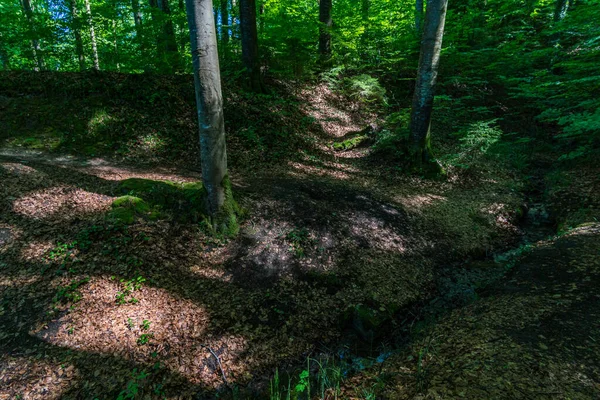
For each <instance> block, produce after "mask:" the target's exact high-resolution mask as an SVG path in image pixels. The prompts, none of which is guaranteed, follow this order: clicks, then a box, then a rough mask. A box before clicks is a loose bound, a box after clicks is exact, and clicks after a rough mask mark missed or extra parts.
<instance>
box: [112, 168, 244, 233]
mask: <svg viewBox="0 0 600 400" xmlns="http://www.w3.org/2000/svg"><path fill="white" fill-rule="evenodd" d="M222 185H223V188H224V190H225V202H224V204H223V207H222V209H221V211H220V212H219V213H218V215H216V216H213V217H210V216H209V215H208V212H207V209H206V190H205V189H204V186H203V185H202V182H186V183H176V182H171V181H154V180H150V179H140V178H131V179H126V180H124V181H123V182H121V184H120V186H119V187H120V190H121V192H123V193H129V196H124V197H123V198H125V197H130V198H139V199H140V200H142V198H143V199H144V200H142V201H146V202H148V203H146V205H147V206H148V209H147V210H146V213H147V214H148V212H149V214H148V215H147V217H148V218H149V219H157V218H160V217H161V216H162V214H161V213H160V212H159V211H164V212H166V213H168V214H170V216H171V217H172V218H174V219H177V220H180V221H185V222H198V221H200V222H202V224H203V225H204V226H205V227H206V228H207V231H209V233H211V234H215V235H217V236H223V237H232V236H235V235H237V234H238V232H239V221H238V219H239V217H240V216H241V215H242V210H241V209H240V207H239V205H238V204H237V202H236V201H235V199H234V198H233V191H232V190H231V181H230V180H229V177H228V176H225V178H224V179H223V182H222ZM134 196H139V197H134ZM148 204H149V205H148ZM156 208H158V210H157V209H156Z"/></svg>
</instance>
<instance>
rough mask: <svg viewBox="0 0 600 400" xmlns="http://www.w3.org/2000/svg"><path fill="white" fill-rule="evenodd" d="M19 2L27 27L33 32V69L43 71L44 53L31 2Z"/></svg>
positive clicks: (44, 67)
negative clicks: (21, 5)
mask: <svg viewBox="0 0 600 400" xmlns="http://www.w3.org/2000/svg"><path fill="white" fill-rule="evenodd" d="M21 4H23V11H25V17H27V22H28V23H29V29H31V31H32V32H33V36H32V39H31V53H32V55H33V62H34V67H33V70H34V71H44V70H45V69H46V61H45V60H44V55H43V54H42V50H41V48H40V40H39V38H38V35H37V26H36V23H35V18H34V17H33V9H32V8H31V2H30V0H22V2H21Z"/></svg>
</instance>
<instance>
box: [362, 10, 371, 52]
mask: <svg viewBox="0 0 600 400" xmlns="http://www.w3.org/2000/svg"><path fill="white" fill-rule="evenodd" d="M370 5H371V4H370V0H361V2H360V11H361V13H360V14H361V19H362V25H363V33H362V35H361V36H360V47H361V53H362V56H363V58H364V57H367V55H368V52H367V48H368V47H369V8H370Z"/></svg>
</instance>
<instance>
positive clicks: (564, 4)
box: [554, 0, 569, 21]
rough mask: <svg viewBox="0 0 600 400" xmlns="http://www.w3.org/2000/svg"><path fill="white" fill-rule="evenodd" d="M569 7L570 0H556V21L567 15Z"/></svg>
mask: <svg viewBox="0 0 600 400" xmlns="http://www.w3.org/2000/svg"><path fill="white" fill-rule="evenodd" d="M568 9H569V0H556V8H555V9H554V21H560V20H562V19H563V18H564V17H566V16H567V10H568Z"/></svg>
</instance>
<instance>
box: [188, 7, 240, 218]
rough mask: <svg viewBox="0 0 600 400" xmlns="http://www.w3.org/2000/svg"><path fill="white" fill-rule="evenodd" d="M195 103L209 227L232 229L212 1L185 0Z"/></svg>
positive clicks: (233, 209) (231, 200)
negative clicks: (209, 220) (210, 223)
mask: <svg viewBox="0 0 600 400" xmlns="http://www.w3.org/2000/svg"><path fill="white" fill-rule="evenodd" d="M186 8H187V19H188V25H189V29H190V42H191V50H192V62H193V65H194V83H195V88H196V106H197V109H198V123H199V127H200V156H201V164H202V181H203V184H204V188H205V189H206V192H207V209H208V212H209V214H210V215H211V217H212V224H213V227H216V228H218V229H220V230H221V229H222V225H223V224H225V225H226V226H225V230H231V229H234V227H233V226H231V225H232V224H235V207H232V205H233V204H235V203H234V202H233V199H232V198H231V187H230V183H229V180H228V178H227V150H226V146H225V124H224V118H223V97H222V94H221V75H220V71H219V54H218V50H217V33H216V29H215V20H214V18H213V4H212V0H186Z"/></svg>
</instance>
